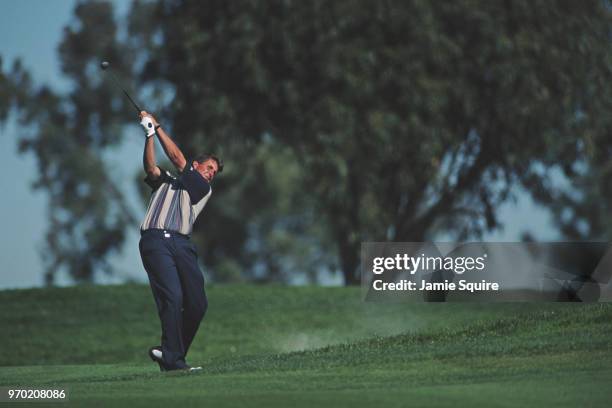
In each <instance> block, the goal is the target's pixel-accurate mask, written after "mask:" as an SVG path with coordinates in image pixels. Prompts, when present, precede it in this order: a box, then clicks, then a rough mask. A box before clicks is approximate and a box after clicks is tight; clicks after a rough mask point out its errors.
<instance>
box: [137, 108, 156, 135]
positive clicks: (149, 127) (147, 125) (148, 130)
mask: <svg viewBox="0 0 612 408" xmlns="http://www.w3.org/2000/svg"><path fill="white" fill-rule="evenodd" d="M140 124H141V125H142V127H143V129H144V132H145V135H147V137H151V136H153V135H154V134H155V126H157V125H158V124H159V123H157V120H155V118H154V117H153V115H151V114H149V113H147V112H146V111H142V112H140Z"/></svg>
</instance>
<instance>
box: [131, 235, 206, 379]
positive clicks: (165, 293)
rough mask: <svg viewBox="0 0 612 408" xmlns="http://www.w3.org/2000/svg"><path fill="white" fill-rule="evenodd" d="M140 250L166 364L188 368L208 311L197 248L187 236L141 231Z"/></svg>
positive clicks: (170, 367) (169, 366) (171, 367)
mask: <svg viewBox="0 0 612 408" xmlns="http://www.w3.org/2000/svg"><path fill="white" fill-rule="evenodd" d="M138 247H139V249H140V256H141V258H142V263H143V265H144V268H145V270H146V271H147V275H148V276H149V283H150V284H151V290H152V291H153V297H154V298H155V303H156V305H157V311H158V314H159V319H160V320H161V330H162V336H161V347H162V353H163V360H164V365H165V366H166V369H176V368H184V367H185V364H186V363H185V356H186V355H187V351H188V350H189V346H191V342H192V341H193V338H194V337H195V334H196V332H197V331H198V327H199V326H200V322H201V321H202V319H203V318H204V315H205V314H206V309H207V308H208V301H207V299H206V292H205V291H204V276H203V275H202V271H201V270H200V267H199V266H198V256H197V253H196V248H195V246H194V245H193V242H191V240H190V239H189V237H188V236H186V235H181V234H178V233H175V232H172V231H164V230H153V229H152V230H146V231H143V232H141V238H140V243H139V245H138Z"/></svg>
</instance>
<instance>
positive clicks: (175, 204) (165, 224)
mask: <svg viewBox="0 0 612 408" xmlns="http://www.w3.org/2000/svg"><path fill="white" fill-rule="evenodd" d="M187 163H190V162H187ZM160 170H161V174H160V176H159V177H158V178H157V179H155V180H151V179H150V178H149V176H147V177H146V178H145V179H144V181H145V183H147V184H148V185H149V186H150V187H151V188H152V189H153V192H152V193H151V199H150V201H149V207H148V208H147V213H146V215H145V218H144V220H143V221H142V225H141V226H140V230H141V231H145V230H148V229H162V230H169V231H175V232H178V233H181V234H185V235H190V234H191V231H192V230H193V223H194V222H195V220H196V218H197V216H198V215H199V214H200V212H201V211H202V209H203V208H204V206H205V205H206V202H207V201H208V199H209V198H210V195H211V194H212V189H211V187H210V184H208V182H207V181H206V179H205V178H204V177H202V175H201V174H200V173H198V172H197V171H196V170H195V169H194V168H193V167H192V166H191V165H190V164H187V165H185V168H184V169H183V171H182V172H181V173H180V174H179V176H178V177H175V176H173V175H172V174H171V173H170V172H169V171H167V170H164V169H162V168H160Z"/></svg>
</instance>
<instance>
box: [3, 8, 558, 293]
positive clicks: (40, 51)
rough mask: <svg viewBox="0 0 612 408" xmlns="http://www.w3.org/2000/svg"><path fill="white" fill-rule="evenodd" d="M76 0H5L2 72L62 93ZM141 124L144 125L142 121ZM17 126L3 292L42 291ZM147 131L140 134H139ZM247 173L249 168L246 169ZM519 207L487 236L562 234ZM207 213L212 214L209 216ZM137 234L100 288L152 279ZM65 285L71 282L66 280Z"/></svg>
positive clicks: (7, 190)
mask: <svg viewBox="0 0 612 408" xmlns="http://www.w3.org/2000/svg"><path fill="white" fill-rule="evenodd" d="M76 3H77V1H74V0H52V1H50V0H21V1H13V0H0V9H1V10H2V12H1V13H0V39H1V42H0V56H2V60H3V69H6V67H8V66H10V65H12V62H13V60H14V59H15V58H17V57H19V58H21V59H22V61H23V63H24V65H25V67H26V68H27V69H28V70H29V71H30V72H31V73H32V74H33V77H34V80H35V82H36V83H37V84H42V83H46V84H49V85H51V86H52V87H53V88H55V89H59V90H62V89H65V88H66V86H67V82H66V80H65V79H62V76H61V71H60V67H59V61H58V58H57V46H58V44H59V42H60V40H61V37H62V28H63V27H64V26H65V25H66V24H67V23H68V22H69V21H70V19H71V15H72V9H73V7H74V5H75V4H76ZM113 3H114V4H116V5H117V9H118V13H125V12H127V9H128V8H129V4H130V2H129V1H127V0H126V1H114V2H113ZM135 126H136V127H137V125H136V124H135ZM17 131H18V129H17V128H16V127H15V124H14V123H13V122H10V123H8V124H7V125H5V126H3V127H1V128H0V170H1V171H0V174H2V176H0V191H2V192H3V200H2V203H1V204H0V206H2V207H1V210H2V211H1V212H0V213H1V214H2V217H3V219H2V224H1V225H2V231H1V232H0V289H1V288H15V287H31V286H40V285H41V284H42V282H43V261H42V260H43V258H44V256H45V254H44V251H43V244H44V237H45V234H46V232H47V225H48V224H47V216H48V213H47V211H46V205H47V198H46V195H45V193H44V192H43V191H38V192H33V191H32V189H31V184H32V182H33V181H34V180H35V178H36V172H37V165H36V160H35V158H34V156H33V155H31V154H28V155H19V154H18V153H17V145H16V137H17V136H16V135H17ZM139 132H140V130H139V129H135V133H136V134H137V135H140V133H139ZM141 142H142V140H140V139H138V138H137V137H134V138H129V137H128V138H126V140H125V142H124V144H123V145H122V146H121V147H120V148H118V149H117V150H116V151H113V152H112V154H109V158H108V160H110V161H111V162H112V163H113V164H114V165H113V174H114V175H115V176H116V177H126V179H128V180H132V179H133V174H134V172H136V171H138V170H139V169H140V166H141V154H142V153H141V149H142V145H141V144H142V143H141ZM245 171H248V169H245ZM122 184H123V185H124V186H123V188H124V191H125V192H126V194H127V195H128V197H130V201H131V204H132V207H133V208H134V209H135V210H136V213H137V214H139V215H141V214H143V213H144V208H142V205H141V203H140V202H139V200H138V198H137V195H136V194H135V189H134V186H125V183H122ZM520 197H521V198H520V199H519V201H518V203H517V204H516V205H515V204H508V205H505V206H504V208H503V209H502V219H503V220H504V221H505V223H506V227H505V229H504V230H503V231H499V232H496V233H494V234H490V235H489V236H488V237H487V239H489V240H497V241H515V240H517V239H518V238H519V237H520V234H521V232H522V231H524V230H529V231H530V232H531V233H532V234H533V235H534V236H535V237H536V238H537V239H540V240H550V239H554V238H555V237H556V236H557V233H556V232H555V231H554V229H553V228H552V227H551V221H550V219H549V217H548V215H547V213H546V212H545V211H543V210H541V209H539V208H538V207H536V206H535V205H534V204H533V203H532V202H531V200H529V199H528V198H526V197H525V196H524V195H521V196H520ZM203 216H205V214H204V215H203ZM138 237H139V235H138V231H132V232H131V233H130V235H128V240H127V242H126V244H125V246H124V248H123V254H122V255H121V256H115V257H113V259H112V264H113V265H114V266H115V268H116V269H117V272H118V273H119V277H117V278H115V279H114V280H110V279H108V278H106V277H100V278H99V279H98V281H99V282H101V283H110V282H116V281H120V280H122V279H123V277H127V276H129V277H131V278H134V279H137V280H140V281H143V282H145V281H146V273H145V272H144V269H143V268H142V264H141V262H140V258H139V255H138ZM60 283H61V284H68V283H69V280H66V279H61V282H60Z"/></svg>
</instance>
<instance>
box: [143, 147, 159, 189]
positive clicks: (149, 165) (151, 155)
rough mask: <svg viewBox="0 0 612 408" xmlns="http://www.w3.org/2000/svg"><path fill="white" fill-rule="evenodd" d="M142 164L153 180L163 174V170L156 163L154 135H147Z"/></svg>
mask: <svg viewBox="0 0 612 408" xmlns="http://www.w3.org/2000/svg"><path fill="white" fill-rule="evenodd" d="M142 164H143V166H144V170H145V172H146V173H147V176H149V178H150V179H151V180H156V179H157V178H158V177H159V176H160V175H161V170H160V169H159V167H157V165H156V164H155V138H153V137H147V141H146V142H145V147H144V153H143V155H142Z"/></svg>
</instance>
